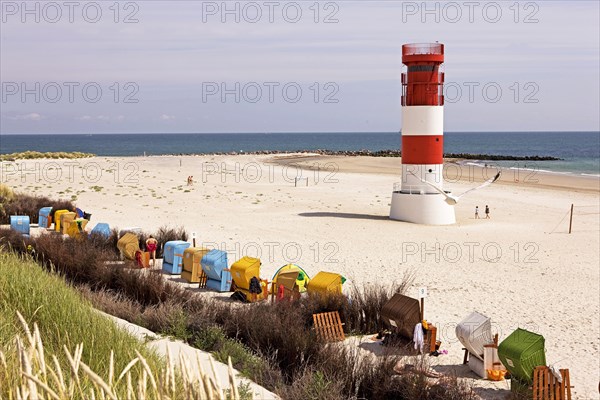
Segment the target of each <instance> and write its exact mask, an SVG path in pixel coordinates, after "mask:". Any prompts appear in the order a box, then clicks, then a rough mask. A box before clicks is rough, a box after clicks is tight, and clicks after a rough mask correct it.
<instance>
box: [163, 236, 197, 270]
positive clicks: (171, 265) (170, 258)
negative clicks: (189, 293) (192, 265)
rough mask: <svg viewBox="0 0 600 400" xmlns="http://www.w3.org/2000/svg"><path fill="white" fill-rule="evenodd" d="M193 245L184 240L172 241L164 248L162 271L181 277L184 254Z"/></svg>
mask: <svg viewBox="0 0 600 400" xmlns="http://www.w3.org/2000/svg"><path fill="white" fill-rule="evenodd" d="M190 246H191V244H190V243H188V242H185V241H183V240H171V241H169V242H167V243H165V247H164V248H163V263H162V270H163V271H164V272H166V273H167V274H171V275H179V274H181V271H182V270H183V252H184V251H185V249H187V248H188V247H190Z"/></svg>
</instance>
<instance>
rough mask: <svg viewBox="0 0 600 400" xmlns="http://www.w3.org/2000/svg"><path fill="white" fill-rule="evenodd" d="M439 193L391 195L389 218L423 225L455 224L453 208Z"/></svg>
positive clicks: (394, 193)
mask: <svg viewBox="0 0 600 400" xmlns="http://www.w3.org/2000/svg"><path fill="white" fill-rule="evenodd" d="M444 199H445V197H444V196H443V195H441V194H439V193H429V194H427V193H425V194H418V193H414V194H411V193H401V192H393V193H392V206H391V208H390V218H391V219H395V220H399V221H406V222H412V223H415V224H424V225H450V224H454V223H456V217H455V215H454V206H451V205H449V204H448V203H446V201H445V200H444Z"/></svg>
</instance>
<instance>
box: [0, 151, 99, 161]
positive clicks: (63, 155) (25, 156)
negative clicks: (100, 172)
mask: <svg viewBox="0 0 600 400" xmlns="http://www.w3.org/2000/svg"><path fill="white" fill-rule="evenodd" d="M94 156H95V154H91V153H82V152H79V151H72V152H67V151H48V152H41V151H23V152H20V153H10V154H0V161H15V160H35V159H41V158H46V159H48V158H49V159H54V160H56V159H69V160H72V159H76V158H90V157H94Z"/></svg>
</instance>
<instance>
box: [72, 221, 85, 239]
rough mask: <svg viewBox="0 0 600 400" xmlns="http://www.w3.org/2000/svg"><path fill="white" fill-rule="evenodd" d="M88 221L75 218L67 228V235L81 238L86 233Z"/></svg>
mask: <svg viewBox="0 0 600 400" xmlns="http://www.w3.org/2000/svg"><path fill="white" fill-rule="evenodd" d="M87 223H88V220H87V219H82V218H78V219H76V220H73V222H72V223H71V224H70V225H69V228H68V229H67V235H69V237H71V238H73V239H81V238H82V234H85V227H86V225H87Z"/></svg>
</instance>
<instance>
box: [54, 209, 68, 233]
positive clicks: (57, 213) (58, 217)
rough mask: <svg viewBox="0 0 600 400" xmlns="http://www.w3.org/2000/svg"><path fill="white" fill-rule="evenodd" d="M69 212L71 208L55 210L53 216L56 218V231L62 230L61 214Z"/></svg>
mask: <svg viewBox="0 0 600 400" xmlns="http://www.w3.org/2000/svg"><path fill="white" fill-rule="evenodd" d="M68 212H69V210H56V211H55V212H54V218H53V220H54V230H55V231H56V232H60V222H61V216H62V215H63V214H66V213H68Z"/></svg>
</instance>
